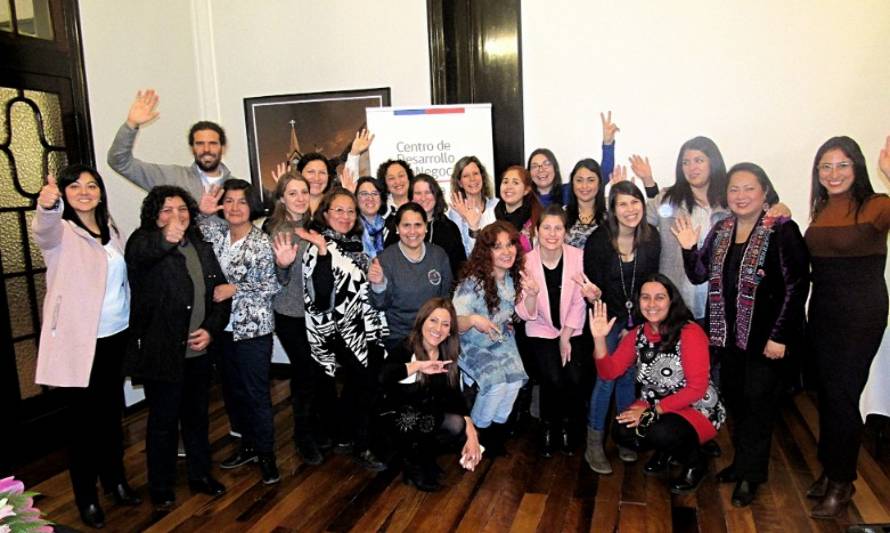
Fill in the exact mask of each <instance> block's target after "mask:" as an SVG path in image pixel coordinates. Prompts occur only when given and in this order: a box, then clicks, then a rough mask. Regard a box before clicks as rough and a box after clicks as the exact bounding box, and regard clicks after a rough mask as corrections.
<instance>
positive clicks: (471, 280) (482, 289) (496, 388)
mask: <svg viewBox="0 0 890 533" xmlns="http://www.w3.org/2000/svg"><path fill="white" fill-rule="evenodd" d="M523 256H524V253H523V251H522V247H521V246H519V233H518V232H517V231H516V228H514V227H513V226H512V225H511V224H510V223H508V222H505V221H502V220H499V221H497V222H494V223H492V224H489V225H488V226H486V227H485V228H484V229H483V230H482V231H481V232H479V235H478V237H477V238H476V244H475V246H474V247H473V253H472V254H471V255H470V259H469V261H467V264H466V265H465V266H464V270H463V273H462V275H461V280H460V282H459V283H458V285H457V288H456V289H455V291H454V299H453V300H454V308H455V310H456V311H457V315H458V317H457V325H458V330H459V331H460V336H461V338H460V345H461V352H462V353H461V356H460V358H459V359H458V366H459V367H460V369H461V371H462V372H463V376H464V382H465V384H466V385H470V386H472V390H474V391H477V393H476V398H475V402H474V404H473V408H472V411H471V412H470V416H471V418H472V419H473V423H474V424H475V425H476V427H477V428H480V429H481V430H483V433H484V435H483V436H484V437H485V439H484V440H485V441H487V442H484V444H486V446H488V447H489V450H490V451H491V453H492V454H498V453H499V452H501V451H502V447H503V440H504V437H505V432H504V423H506V422H507V417H509V416H510V411H511V410H512V409H513V402H514V401H516V395H517V393H518V392H519V388H520V387H521V386H522V384H523V383H525V381H526V380H527V379H528V376H527V375H526V373H525V369H524V368H523V366H522V360H521V359H520V358H519V350H518V349H517V348H516V337H515V335H514V332H513V325H512V324H513V322H512V318H513V310H514V308H515V306H516V303H517V302H518V298H519V295H520V278H521V276H522V273H521V269H522V265H523V261H524V257H523Z"/></svg>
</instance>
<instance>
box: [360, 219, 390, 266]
mask: <svg viewBox="0 0 890 533" xmlns="http://www.w3.org/2000/svg"><path fill="white" fill-rule="evenodd" d="M359 219H361V221H362V226H364V228H365V231H363V232H362V247H364V249H365V253H366V254H368V257H370V258H372V259H373V258H375V257H377V254H379V253H380V252H382V251H383V228H384V227H385V226H386V220H385V219H384V218H383V217H382V216H380V215H376V216H375V217H374V219H373V220H368V219H366V218H365V217H364V215H359Z"/></svg>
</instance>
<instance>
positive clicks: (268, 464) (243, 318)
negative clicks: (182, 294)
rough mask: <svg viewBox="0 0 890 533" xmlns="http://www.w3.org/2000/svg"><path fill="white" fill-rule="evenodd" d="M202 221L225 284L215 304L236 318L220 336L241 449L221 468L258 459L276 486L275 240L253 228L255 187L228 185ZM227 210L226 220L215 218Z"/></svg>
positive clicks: (204, 208)
mask: <svg viewBox="0 0 890 533" xmlns="http://www.w3.org/2000/svg"><path fill="white" fill-rule="evenodd" d="M200 209H201V213H202V216H201V217H199V219H198V225H199V226H200V228H201V233H203V234H204V240H206V241H207V242H209V243H211V244H212V246H213V251H214V253H215V254H216V257H217V259H218V260H219V264H220V266H221V267H222V270H223V273H224V274H225V276H226V280H227V281H228V283H227V284H225V285H221V286H220V287H217V288H216V289H214V291H213V298H214V300H216V301H223V300H228V299H231V300H232V314H231V317H230V320H229V323H228V325H227V326H226V327H225V330H224V331H223V332H222V333H220V335H219V337H218V338H217V346H216V347H215V349H217V350H218V353H219V356H220V363H221V367H222V368H221V370H222V379H223V388H224V389H226V390H227V398H226V400H227V401H226V409H227V410H228V412H229V418H231V419H232V425H233V426H234V427H237V428H238V429H239V431H240V432H241V433H242V438H241V444H240V447H239V449H238V450H236V451H235V453H233V454H232V455H231V456H230V457H229V458H227V459H226V460H224V461H223V462H222V463H220V467H221V468H225V469H231V468H237V467H239V466H241V465H244V464H247V463H252V462H259V466H260V472H261V474H262V479H263V483H265V484H267V485H271V484H273V483H278V481H279V480H280V476H279V473H278V465H277V464H276V462H275V422H274V420H273V415H272V399H271V397H270V394H269V379H270V376H269V372H270V370H271V366H272V332H273V331H274V329H275V318H274V312H273V310H272V298H273V297H274V296H275V295H276V294H277V293H278V291H279V289H280V286H279V284H278V280H277V278H276V274H275V257H274V254H273V252H272V243H271V241H270V240H269V236H268V235H266V234H265V233H263V231H262V230H260V229H259V228H258V227H256V226H254V224H253V220H254V219H255V218H256V217H257V216H258V215H259V213H260V204H259V199H258V197H257V195H256V194H255V191H254V189H253V186H252V185H251V184H250V183H248V182H246V181H242V180H229V181H227V182H226V183H225V184H224V185H223V187H222V189H218V190H217V189H216V188H214V189H211V190H210V191H209V192H207V193H205V194H204V196H203V197H202V198H201V204H200ZM219 210H222V213H223V217H224V218H223V219H220V218H219V217H217V216H216V215H215V213H216V212H217V211H219Z"/></svg>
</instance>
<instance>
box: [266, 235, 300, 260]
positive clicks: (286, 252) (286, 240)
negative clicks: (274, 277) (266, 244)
mask: <svg viewBox="0 0 890 533" xmlns="http://www.w3.org/2000/svg"><path fill="white" fill-rule="evenodd" d="M298 248H299V246H298V245H297V243H295V242H294V240H293V239H292V238H291V234H290V233H284V232H281V233H276V234H275V238H274V239H273V240H272V251H274V252H275V264H276V265H278V266H279V267H280V268H287V267H289V266H291V265H292V264H293V263H294V261H296V260H297V249H298Z"/></svg>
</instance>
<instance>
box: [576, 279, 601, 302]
mask: <svg viewBox="0 0 890 533" xmlns="http://www.w3.org/2000/svg"><path fill="white" fill-rule="evenodd" d="M572 281H574V282H575V283H577V284H578V285H579V286H580V287H581V296H583V297H584V299H585V300H587V301H588V302H590V303H593V302H595V301H597V300H599V299H600V298H602V296H603V291H601V290H600V288H599V287H597V286H596V285H595V284H594V283H593V282H592V281H590V279H589V278H588V277H587V275H586V274H584V273H583V272H578V273H577V274H575V275H574V276H572Z"/></svg>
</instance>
